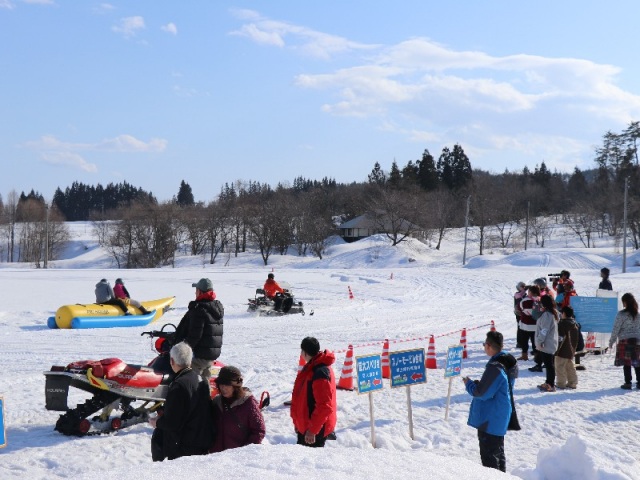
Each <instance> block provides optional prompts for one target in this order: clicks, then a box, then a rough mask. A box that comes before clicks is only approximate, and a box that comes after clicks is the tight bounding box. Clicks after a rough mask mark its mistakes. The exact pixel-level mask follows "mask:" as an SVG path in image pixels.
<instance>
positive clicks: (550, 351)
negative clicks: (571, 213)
mask: <svg viewBox="0 0 640 480" xmlns="http://www.w3.org/2000/svg"><path fill="white" fill-rule="evenodd" d="M570 277H571V272H569V271H568V270H562V272H560V274H559V275H557V276H556V277H554V278H553V283H552V288H549V287H548V285H547V281H546V280H545V279H544V278H537V279H536V280H534V281H533V282H532V285H528V286H527V285H526V284H525V283H524V282H519V283H518V284H517V285H516V293H515V294H514V296H513V299H514V313H515V316H516V321H517V323H518V333H517V346H518V348H520V350H521V352H522V353H521V355H520V357H519V358H518V360H524V361H526V360H529V342H531V353H532V355H533V359H534V360H535V362H536V365H534V366H533V367H531V368H530V369H529V370H530V371H532V372H542V369H543V367H544V368H545V369H546V379H545V382H544V383H542V384H541V385H538V388H539V389H540V390H541V391H542V392H555V391H556V388H560V389H564V388H569V389H575V388H577V386H578V376H577V374H576V365H575V363H574V360H575V361H576V363H577V362H579V357H576V351H577V350H578V347H579V344H580V340H581V336H582V333H581V332H580V328H579V325H578V323H577V322H576V320H575V316H574V311H573V308H572V307H571V298H572V297H574V296H576V295H577V293H576V291H575V288H574V283H573V280H571V278H570Z"/></svg>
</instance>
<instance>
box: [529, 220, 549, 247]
mask: <svg viewBox="0 0 640 480" xmlns="http://www.w3.org/2000/svg"><path fill="white" fill-rule="evenodd" d="M554 230H555V228H554V226H553V222H552V221H551V219H549V218H548V217H533V218H530V219H529V233H530V234H531V235H532V236H533V238H535V240H536V245H537V246H539V247H542V248H544V242H545V241H546V240H549V239H550V238H551V235H552V234H553V232H554Z"/></svg>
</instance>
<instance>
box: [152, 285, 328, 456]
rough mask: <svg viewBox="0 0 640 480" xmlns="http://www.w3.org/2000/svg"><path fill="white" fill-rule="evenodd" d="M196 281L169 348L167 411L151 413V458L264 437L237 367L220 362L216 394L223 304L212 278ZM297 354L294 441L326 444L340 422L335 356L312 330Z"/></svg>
mask: <svg viewBox="0 0 640 480" xmlns="http://www.w3.org/2000/svg"><path fill="white" fill-rule="evenodd" d="M192 286H193V287H195V288H196V299H195V300H193V301H191V302H190V303H189V307H188V309H187V312H186V313H185V315H184V316H183V318H182V320H181V321H180V323H179V325H178V327H177V328H176V335H175V338H174V342H175V344H174V345H173V347H172V348H171V350H170V352H169V358H170V360H169V361H170V365H171V369H172V371H173V372H174V376H173V381H172V382H171V384H170V386H169V391H168V393H167V397H166V399H165V403H164V409H163V414H162V415H161V416H157V417H152V418H150V419H149V423H150V425H151V426H152V427H154V432H153V435H152V439H151V454H152V459H153V460H154V461H162V460H164V459H169V460H172V459H175V458H179V457H182V456H187V455H204V454H207V453H216V452H221V451H224V450H227V449H230V448H238V447H243V446H246V445H250V444H259V443H262V440H263V439H264V436H265V433H266V426H265V422H264V418H263V416H262V412H261V409H260V404H259V402H258V401H257V400H256V398H255V397H254V396H253V394H252V393H251V391H250V390H249V389H248V388H247V387H245V386H244V379H243V376H242V372H241V371H240V370H239V369H238V368H237V367H234V366H230V365H227V366H224V367H222V368H221V369H220V371H219V372H218V375H217V377H216V379H215V382H214V383H215V386H216V388H217V390H218V392H219V393H218V395H216V396H215V397H214V398H213V399H211V393H210V387H209V386H210V382H209V379H210V377H211V371H210V369H211V366H212V364H213V361H215V360H216V359H217V358H218V357H219V356H220V353H221V349H222V334H223V328H222V327H223V316H224V308H223V307H222V303H220V301H219V300H217V299H216V295H215V292H214V291H213V285H212V282H211V280H210V279H208V278H202V279H200V280H199V281H198V282H197V283H194V284H192ZM300 355H301V357H303V358H304V359H305V361H306V364H305V365H304V367H303V368H302V369H301V370H300V371H299V372H298V375H297V377H296V379H295V383H294V386H293V393H292V398H291V410H290V414H291V418H292V421H293V426H294V429H295V433H296V435H297V443H298V444H300V445H306V446H311V447H323V446H324V444H325V442H326V440H327V439H328V438H332V437H334V430H335V426H336V418H337V404H336V381H335V376H334V373H333V369H332V365H333V363H334V362H335V355H334V354H333V353H332V352H331V351H329V350H321V349H320V343H319V342H318V340H317V339H316V338H314V337H305V338H304V339H303V340H302V342H301V345H300Z"/></svg>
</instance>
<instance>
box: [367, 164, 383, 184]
mask: <svg viewBox="0 0 640 480" xmlns="http://www.w3.org/2000/svg"><path fill="white" fill-rule="evenodd" d="M368 178H369V183H372V184H375V185H378V186H380V187H384V184H385V183H387V177H386V176H385V174H384V172H383V171H382V168H381V167H380V164H379V163H378V162H376V163H375V165H374V166H373V170H371V173H370V174H369V177H368Z"/></svg>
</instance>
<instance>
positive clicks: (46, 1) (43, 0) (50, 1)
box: [22, 0, 55, 5]
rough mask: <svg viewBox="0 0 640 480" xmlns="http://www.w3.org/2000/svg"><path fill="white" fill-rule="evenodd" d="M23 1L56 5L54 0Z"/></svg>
mask: <svg viewBox="0 0 640 480" xmlns="http://www.w3.org/2000/svg"><path fill="white" fill-rule="evenodd" d="M22 2H24V3H30V4H33V5H55V2H54V1H53V0H22Z"/></svg>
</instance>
